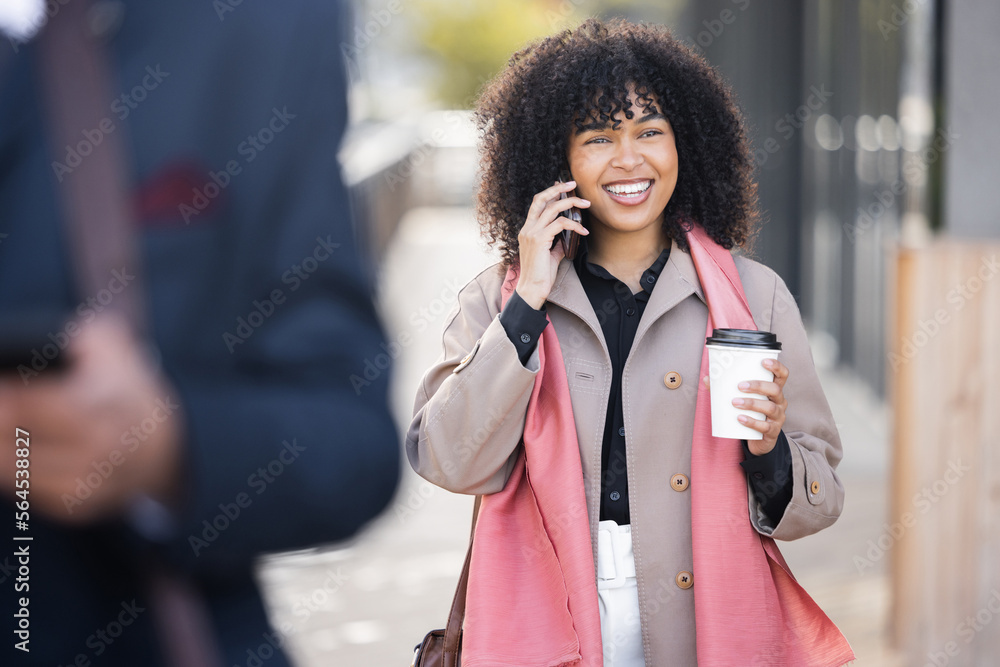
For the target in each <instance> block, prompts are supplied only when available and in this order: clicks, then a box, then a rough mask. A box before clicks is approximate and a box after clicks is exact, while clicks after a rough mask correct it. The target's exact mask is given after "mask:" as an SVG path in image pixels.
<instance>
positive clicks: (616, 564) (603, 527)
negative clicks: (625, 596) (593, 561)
mask: <svg viewBox="0 0 1000 667" xmlns="http://www.w3.org/2000/svg"><path fill="white" fill-rule="evenodd" d="M629 577H631V578H632V579H635V559H634V558H633V555H632V526H629V525H624V526H619V525H618V524H617V523H615V522H614V521H601V522H600V523H598V524H597V586H598V588H618V587H619V586H624V585H625V583H626V579H628V578H629Z"/></svg>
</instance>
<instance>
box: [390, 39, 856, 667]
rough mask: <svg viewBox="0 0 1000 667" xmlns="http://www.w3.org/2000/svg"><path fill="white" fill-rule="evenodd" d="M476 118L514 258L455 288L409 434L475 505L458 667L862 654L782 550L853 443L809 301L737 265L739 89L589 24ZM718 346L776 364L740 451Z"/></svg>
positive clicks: (490, 201)
mask: <svg viewBox="0 0 1000 667" xmlns="http://www.w3.org/2000/svg"><path fill="white" fill-rule="evenodd" d="M476 118H477V122H478V126H479V129H480V132H481V140H482V143H481V150H482V163H481V164H482V173H481V177H482V182H481V186H480V190H479V193H478V206H477V212H478V216H479V219H480V222H481V225H482V228H483V231H484V234H485V236H486V237H487V238H488V239H489V241H490V243H491V244H493V245H495V246H496V247H497V248H498V249H499V252H500V256H501V258H502V259H501V261H500V262H499V263H498V264H496V265H494V266H491V267H489V268H487V269H485V270H484V271H483V272H482V273H480V274H479V275H478V276H477V277H476V278H475V279H473V280H472V281H471V282H469V284H468V285H466V286H465V287H464V288H463V289H462V290H461V292H460V293H459V295H458V304H457V307H456V308H455V310H454V311H453V312H452V314H451V315H450V316H449V317H448V319H447V322H446V325H445V328H444V332H443V348H444V349H443V353H442V357H441V359H440V360H439V362H438V363H436V364H435V365H434V366H433V367H432V368H431V369H430V370H429V371H428V372H427V373H426V375H425V376H424V378H423V380H422V382H421V384H420V387H419V388H418V391H417V397H416V402H415V407H414V416H413V420H412V423H411V424H410V427H409V431H408V434H407V439H406V451H407V455H408V457H409V460H410V463H411V465H412V466H413V468H414V470H416V471H417V473H419V474H420V475H421V476H423V477H424V478H426V479H428V480H429V481H431V482H432V483H434V484H436V485H438V486H441V487H443V488H445V489H448V490H450V491H453V492H457V493H466V494H477V495H481V496H482V504H481V506H480V509H479V513H478V521H477V523H476V527H475V540H474V542H473V549H472V556H471V565H470V576H469V584H468V594H467V598H466V614H465V623H464V633H463V637H462V642H463V643H462V664H463V665H465V666H466V667H470V666H475V665H510V666H512V667H514V666H516V667H534V666H536V665H537V666H546V667H556V666H559V665H602V664H603V665H608V666H616V667H617V666H628V667H631V666H635V665H685V666H686V665H695V664H701V665H703V666H706V665H708V666H711V665H761V666H763V665H767V666H774V665H789V666H791V665H795V666H796V667H800V666H802V665H816V666H817V667H821V666H822V667H827V666H828V667H833V666H835V665H842V664H844V663H846V662H848V661H850V660H851V659H853V654H852V653H851V650H850V647H849V646H848V644H847V642H846V641H845V640H844V638H843V636H842V635H841V634H840V632H839V631H838V630H837V628H836V626H834V625H833V624H832V623H831V622H830V621H829V619H828V618H827V617H826V616H825V615H824V614H823V612H822V611H821V610H820V609H819V608H818V607H817V606H816V605H815V603H814V602H813V601H812V600H811V599H810V598H809V596H808V595H807V594H806V593H805V591H803V590H802V589H801V588H800V587H799V586H798V584H797V583H795V580H794V578H793V577H792V576H791V574H790V572H789V571H788V568H787V566H786V565H785V562H784V560H783V559H782V558H781V554H780V552H779V551H778V549H777V547H776V546H775V543H774V540H776V539H780V540H791V539H797V538H800V537H804V536H806V535H810V534H812V533H815V532H817V531H819V530H822V529H823V528H826V527H827V526H829V525H831V524H832V523H833V522H834V521H836V519H837V517H838V516H839V515H840V512H841V509H842V507H843V501H844V489H843V486H842V484H841V482H840V480H839V478H838V477H837V474H836V472H835V468H836V466H837V464H838V463H839V461H840V458H841V444H840V438H839V435H838V433H837V429H836V426H835V424H834V420H833V416H832V414H831V412H830V408H829V406H828V404H827V401H826V398H825V396H824V394H823V390H822V388H821V387H820V384H819V380H818V378H817V375H816V371H815V368H814V365H813V361H812V357H811V354H810V351H809V345H808V341H807V339H806V334H805V330H804V327H803V325H802V321H801V318H800V316H799V311H798V308H797V307H796V304H795V300H794V298H793V297H792V295H791V294H790V293H789V291H788V289H787V288H786V286H785V284H784V283H783V282H782V280H781V279H780V278H779V277H778V276H777V275H776V274H775V273H774V272H773V271H771V270H770V269H768V268H767V267H765V266H763V265H761V264H759V263H757V262H754V261H752V260H751V259H748V258H746V257H745V256H744V255H743V254H740V253H734V252H733V251H734V250H737V249H746V248H747V245H748V243H750V241H751V239H752V238H753V237H754V233H755V231H756V226H757V224H758V215H757V208H756V195H755V184H754V181H753V178H752V176H753V174H752V162H751V159H750V154H749V150H748V145H747V138H746V131H745V128H744V123H743V120H742V118H741V115H740V112H739V110H738V108H737V106H736V104H735V103H734V101H733V97H732V94H731V93H730V91H729V89H728V88H727V86H726V85H725V84H724V83H723V81H722V80H721V78H720V77H719V75H718V74H717V73H716V72H715V71H714V70H713V69H712V68H711V67H710V66H709V65H708V64H707V63H706V62H705V61H704V60H703V59H702V58H700V57H699V56H698V55H696V54H694V53H693V52H692V51H691V50H690V49H688V48H687V47H685V46H684V45H682V44H681V43H679V42H678V41H676V40H675V39H673V37H671V35H670V34H669V33H668V32H667V30H666V29H664V28H662V27H659V26H655V25H646V24H642V25H637V24H632V23H628V22H624V21H610V22H602V21H598V20H589V21H586V22H585V23H583V24H582V25H581V26H579V27H578V28H576V29H574V30H567V31H564V32H562V33H559V34H557V35H554V36H551V37H549V38H546V39H543V40H541V41H539V42H537V43H535V44H532V45H530V46H528V47H527V48H525V49H523V50H522V51H520V52H518V53H516V54H515V55H514V56H513V57H512V58H511V59H510V62H509V64H508V66H507V67H506V69H505V70H504V71H503V72H501V73H500V74H499V75H498V77H497V78H496V79H495V80H494V81H492V82H491V83H490V84H489V85H488V86H487V87H486V89H485V91H484V92H483V93H482V96H481V99H480V101H479V103H478V107H477V110H476ZM713 327H714V328H731V329H745V330H760V331H765V332H771V333H773V334H774V335H775V336H776V339H777V341H778V342H780V344H781V352H780V354H779V356H778V359H777V360H768V361H765V362H763V365H764V366H765V368H766V370H767V371H769V372H770V374H773V381H768V380H748V381H746V382H742V383H741V384H740V385H739V389H740V391H741V392H743V393H744V394H745V395H746V397H745V398H737V399H734V400H733V405H734V406H735V407H737V408H738V409H739V410H741V411H742V412H741V414H740V417H739V421H740V423H741V424H742V425H743V426H744V427H745V429H746V433H747V435H745V436H744V437H745V438H746V439H742V440H741V439H727V438H717V437H713V436H712V434H711V426H710V416H709V415H710V412H709V407H708V406H709V398H708V397H709V392H710V383H709V381H708V375H709V373H708V365H707V361H706V360H707V356H706V353H705V346H706V336H709V335H712V331H713ZM748 411H749V412H748Z"/></svg>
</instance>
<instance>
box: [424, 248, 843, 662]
mask: <svg viewBox="0 0 1000 667" xmlns="http://www.w3.org/2000/svg"><path fill="white" fill-rule="evenodd" d="M735 260H736V267H737V270H738V271H739V274H740V278H741V280H742V282H743V288H744V291H745V292H746V296H747V301H748V302H749V304H750V309H751V311H752V313H753V317H754V321H755V322H756V324H757V327H758V328H759V329H762V330H767V331H772V332H774V333H775V334H776V335H777V337H778V340H779V341H781V343H782V351H781V354H780V355H779V357H778V358H779V359H780V361H781V362H782V363H783V364H785V365H786V366H787V367H788V368H789V378H788V381H787V383H786V385H785V389H784V392H785V397H786V399H787V400H788V409H787V411H786V421H785V426H784V432H785V435H786V436H787V438H788V442H789V445H790V446H791V451H792V477H793V488H794V491H793V495H792V500H791V502H790V503H789V505H788V508H787V509H786V510H785V514H784V517H783V518H782V520H781V521H780V522H779V523H778V525H777V526H773V525H771V523H770V522H769V520H768V518H767V517H766V515H764V514H763V513H762V512H761V511H760V508H759V505H758V503H757V502H756V500H755V499H754V498H753V495H752V493H750V492H749V488H750V487H749V484H748V494H747V520H748V521H750V522H751V524H752V525H753V527H754V528H755V529H756V530H757V531H759V532H761V533H764V534H769V535H771V536H772V537H774V538H775V539H780V540H793V539H797V538H800V537H804V536H806V535H810V534H812V533H815V532H817V531H819V530H822V529H823V528H826V527H827V526H829V525H831V524H832V523H833V522H834V521H836V519H837V517H838V516H839V515H840V512H841V509H842V508H843V503H844V488H843V485H842V484H841V482H840V480H839V479H838V477H837V474H836V472H835V468H836V466H837V464H838V463H839V462H840V458H841V445H840V437H839V435H838V434H837V429H836V426H835V425H834V421H833V415H832V414H831V412H830V408H829V405H828V404H827V401H826V397H825V396H824V395H823V390H822V388H821V387H820V384H819V380H818V378H817V376H816V370H815V368H814V365H813V360H812V355H811V353H810V349H809V344H808V341H807V340H806V333H805V330H804V328H803V326H802V320H801V317H800V315H799V310H798V307H797V306H796V304H795V300H794V299H793V298H792V295H791V293H789V291H788V288H787V287H786V286H785V284H784V282H783V281H782V280H781V278H780V277H778V275H777V274H775V273H774V272H773V271H772V270H771V269H769V268H767V267H765V266H763V265H761V264H759V263H757V262H754V261H752V260H749V259H746V258H744V257H739V256H737V257H736V258H735ZM503 276H504V274H503V272H502V269H501V267H500V265H499V264H497V265H494V266H492V267H490V268H488V269H486V270H485V271H483V272H482V273H480V274H479V275H478V276H477V277H476V278H475V279H473V280H472V281H471V282H469V284H468V285H466V286H465V287H464V288H463V289H462V290H461V292H460V293H459V295H458V305H457V307H456V308H455V309H454V310H453V312H452V313H451V315H450V316H449V318H448V319H447V323H446V324H445V329H444V334H443V345H444V350H443V353H442V357H441V359H440V361H438V363H436V364H435V365H434V366H433V367H432V368H431V369H430V370H429V371H427V373H426V375H425V376H424V378H423V380H422V381H421V383H420V387H419V388H418V390H417V396H416V402H415V405H414V415H413V421H412V422H411V424H410V427H409V430H408V433H407V437H406V453H407V456H408V458H409V461H410V465H412V466H413V469H414V470H415V471H416V472H417V473H418V474H420V475H421V476H422V477H424V478H425V479H427V480H429V481H431V482H432V483H434V484H437V485H439V486H441V487H443V488H445V489H448V490H450V491H454V492H456V493H468V494H480V493H495V492H497V491H499V490H501V489H502V488H503V486H504V484H505V482H506V481H507V478H508V476H509V475H510V471H511V469H512V467H513V464H514V459H515V457H516V454H517V449H518V447H519V446H520V441H521V436H522V433H523V430H524V419H525V413H526V411H527V405H528V398H529V396H530V394H531V389H532V384H533V382H534V378H535V374H536V373H537V372H538V367H539V366H538V353H537V351H536V352H535V353H534V354H533V355H532V357H531V359H529V361H528V364H527V367H525V366H523V365H522V364H521V362H520V360H519V359H518V356H517V351H516V350H515V348H514V345H513V344H512V343H511V342H510V340H509V339H508V338H507V334H506V332H505V331H504V329H503V326H502V325H501V324H500V320H499V313H500V286H501V283H502V281H503ZM546 310H547V312H548V315H549V319H550V321H551V322H552V324H551V325H550V327H549V328H547V329H546V331H549V330H550V329H552V328H554V330H555V332H556V335H557V336H558V338H559V343H560V347H561V349H562V354H563V360H564V362H565V365H566V375H567V377H568V379H569V390H570V398H571V401H572V404H573V415H574V417H575V419H576V429H577V437H578V442H579V445H580V458H581V461H582V464H583V477H584V480H583V481H584V487H585V490H586V498H587V513H588V516H589V519H590V531H591V543H592V545H593V548H594V558H595V562H596V558H597V522H598V516H599V507H600V492H601V446H602V435H603V433H604V418H605V414H606V410H607V405H608V399H609V393H610V391H611V360H610V357H609V355H608V350H607V345H606V344H605V342H604V336H603V333H602V331H601V325H600V321H599V317H601V315H599V314H598V313H595V311H594V308H593V307H592V306H591V304H590V300H589V299H588V298H587V295H586V293H585V292H584V290H583V286H582V285H581V284H580V280H579V278H578V277H577V275H576V271H575V269H574V267H573V264H572V262H570V261H569V260H563V261H562V262H561V263H560V264H559V268H558V272H557V275H556V280H555V284H554V286H553V288H552V291H551V293H550V294H549V298H548V301H547V305H546ZM707 319H708V308H707V306H706V305H705V300H704V295H703V294H702V290H701V286H700V284H699V282H698V276H697V273H696V272H695V268H694V264H693V263H692V261H691V257H690V255H688V254H687V253H685V252H683V251H681V250H680V249H679V248H678V247H677V244H676V243H674V245H673V248H672V249H671V252H670V258H669V260H668V262H667V264H666V266H665V267H664V268H663V271H662V273H661V274H660V278H659V280H658V281H657V283H656V285H655V287H654V289H653V292H652V294H651V295H650V297H649V302H648V304H647V306H646V310H645V312H644V313H643V315H642V320H641V321H640V323H639V330H638V331H637V332H636V336H635V341H634V342H633V344H632V350H631V352H630V353H629V356H628V360H627V361H626V363H625V367H624V370H623V373H622V394H623V399H624V408H625V415H624V416H625V431H626V433H628V434H629V437H628V438H627V439H626V441H625V447H626V465H627V474H628V480H629V512H630V516H631V521H632V542H633V550H634V554H635V567H636V579H637V583H638V591H639V608H640V615H641V623H642V637H643V648H644V653H645V658H646V664H647V665H650V666H653V665H668V664H669V665H694V664H696V662H697V660H696V657H695V655H696V654H695V623H694V596H696V595H697V594H698V585H697V583H695V584H694V585H693V586H692V585H690V582H691V581H692V580H693V581H697V578H698V573H697V572H694V568H693V567H692V565H693V563H692V555H691V494H690V492H686V493H676V492H674V491H672V490H671V485H670V478H671V476H673V475H675V474H678V473H683V474H684V475H686V476H688V477H690V472H691V434H692V431H693V427H694V407H695V398H696V396H697V389H698V383H699V382H700V375H699V371H700V369H701V356H702V348H703V346H704V344H705V327H706V323H707ZM470 353H471V357H470V356H469V355H470ZM670 372H674V373H677V374H678V375H679V376H680V377H683V378H688V381H686V382H683V383H682V384H681V385H680V386H679V387H677V388H676V389H669V388H668V387H667V386H665V384H664V375H665V374H666V373H670ZM611 474H614V471H611ZM534 483H536V484H540V483H544V480H538V479H535V480H534ZM690 483H691V484H704V485H708V486H711V484H712V483H713V481H712V480H710V479H695V478H691V480H690ZM678 572H689V573H693V577H690V578H689V579H688V580H687V581H686V582H685V585H687V588H686V589H685V588H681V587H680V585H679V584H678V583H677V581H678V580H677V577H678V576H679V575H678ZM595 576H596V575H595ZM747 621H748V622H752V619H747ZM750 657H752V656H750Z"/></svg>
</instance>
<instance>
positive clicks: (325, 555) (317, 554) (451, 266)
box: [261, 208, 899, 667]
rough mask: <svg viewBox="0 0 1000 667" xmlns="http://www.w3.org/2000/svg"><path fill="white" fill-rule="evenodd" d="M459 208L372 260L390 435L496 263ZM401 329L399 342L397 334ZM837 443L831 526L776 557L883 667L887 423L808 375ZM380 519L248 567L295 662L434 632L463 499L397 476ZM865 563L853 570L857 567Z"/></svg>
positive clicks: (441, 614) (344, 656)
mask: <svg viewBox="0 0 1000 667" xmlns="http://www.w3.org/2000/svg"><path fill="white" fill-rule="evenodd" d="M493 257H495V256H494V255H491V254H488V253H487V251H486V249H485V245H484V243H483V242H482V241H481V240H480V239H479V235H478V229H477V227H476V224H475V222H474V221H473V219H472V216H471V212H470V211H469V210H468V209H463V208H455V209H416V210H414V211H411V212H410V213H409V214H408V215H407V216H406V217H405V218H404V219H403V221H401V223H400V227H399V231H398V233H397V235H396V237H395V239H394V241H393V243H392V245H391V247H390V249H389V251H388V254H387V256H386V258H385V261H384V262H383V267H384V268H383V275H382V276H381V284H380V308H381V311H382V313H383V318H384V321H385V323H386V329H387V335H388V338H389V340H390V341H397V342H400V343H402V342H403V341H404V340H409V344H408V345H404V346H403V349H402V352H401V354H400V357H399V359H397V362H396V367H395V376H394V380H393V390H392V403H393V408H394V411H395V414H396V416H397V423H398V425H399V428H400V432H401V436H402V431H403V429H405V428H406V426H407V424H408V423H409V419H410V413H411V409H412V404H413V397H414V393H415V390H416V387H417V384H418V383H419V381H420V377H421V376H422V375H423V372H424V371H425V370H426V369H427V368H428V367H429V366H430V365H431V364H432V363H433V362H434V361H435V359H436V358H437V356H438V354H439V352H440V332H441V329H442V327H443V326H444V323H445V318H446V317H447V316H448V314H449V312H450V311H451V308H452V306H453V305H454V302H455V295H456V293H457V290H458V289H459V288H460V287H461V286H462V285H464V284H465V283H466V282H467V281H468V280H470V279H471V278H473V277H474V276H475V275H476V274H478V273H479V272H480V271H481V270H482V269H483V268H485V267H487V266H488V265H489V264H492V263H493V262H494V261H496V260H495V259H494V258H493ZM401 334H404V335H403V337H402V339H401V338H400V335H401ZM821 375H822V379H823V385H824V388H825V389H826V392H827V397H828V398H829V400H830V403H831V406H832V408H833V412H834V416H835V417H836V419H837V422H838V427H839V429H840V433H841V437H842V439H843V442H844V448H845V452H844V454H845V459H844V463H843V464H842V465H841V467H840V468H839V472H840V473H841V477H842V479H843V482H844V485H845V487H846V490H847V502H846V506H845V509H844V513H843V515H842V517H841V519H840V520H839V521H838V522H837V523H836V524H835V525H834V526H833V527H832V528H830V529H828V530H826V531H824V532H822V533H820V534H818V535H816V536H813V537H811V538H807V539H805V540H800V541H798V542H793V543H782V544H781V548H782V551H783V553H784V554H785V556H786V558H787V560H788V562H789V565H790V566H791V567H792V570H793V571H794V572H795V573H796V575H797V577H798V579H799V580H800V582H801V583H802V584H803V585H804V586H805V588H806V589H807V590H809V591H810V593H811V594H812V595H813V597H814V598H815V599H816V601H817V602H818V603H819V604H820V606H822V607H823V609H824V610H825V611H826V612H827V613H828V614H829V615H830V617H831V618H832V619H833V620H834V621H835V622H836V623H837V624H838V625H839V626H840V628H841V629H842V630H843V631H844V633H845V634H846V635H847V638H848V640H850V642H851V644H852V646H853V647H854V649H855V652H856V653H857V655H858V658H859V659H858V661H857V662H856V663H854V664H855V665H857V666H858V667H875V666H878V667H892V666H893V665H896V664H899V663H897V662H896V661H894V659H893V657H892V656H891V655H890V654H889V652H888V651H887V649H886V647H885V646H884V636H885V631H884V630H885V619H886V614H887V611H888V608H887V603H888V588H887V578H886V576H885V570H886V566H887V563H886V562H885V560H886V559H879V558H876V559H871V560H867V559H868V556H867V555H866V554H867V553H868V551H869V545H868V540H875V539H877V538H878V536H879V534H880V532H881V529H882V524H883V522H884V521H885V516H886V511H887V510H886V500H887V495H888V491H887V476H886V471H887V424H888V415H887V413H886V412H885V410H884V408H883V407H882V406H880V405H879V404H878V402H877V401H876V400H875V399H873V398H872V397H871V396H870V395H869V394H868V393H867V390H866V389H865V388H864V387H863V386H862V385H859V384H858V383H856V382H854V381H852V380H851V378H849V377H846V376H844V375H843V374H841V373H838V372H835V371H824V372H822V373H821ZM403 480H404V481H403V484H402V487H401V489H400V492H399V494H398V496H397V498H396V499H395V502H394V503H393V504H392V505H391V506H390V508H389V510H388V511H387V512H386V513H385V514H384V515H383V516H382V517H381V518H380V519H379V520H378V521H377V522H376V523H375V525H373V526H371V527H370V528H369V529H368V530H367V531H366V532H365V534H364V535H362V536H361V537H360V538H359V539H357V540H356V541H355V542H354V543H352V544H351V545H345V546H340V547H339V548H336V549H331V548H328V549H317V550H312V551H308V552H302V553H298V554H289V555H282V556H279V557H274V558H271V559H269V560H268V561H267V563H266V565H265V567H264V568H263V569H262V572H261V580H262V584H263V586H264V590H265V592H266V594H267V596H268V599H269V601H270V603H271V608H272V612H273V620H274V622H275V625H276V626H278V627H281V625H282V624H283V623H289V624H290V625H291V627H292V628H293V632H292V634H291V637H290V638H289V646H290V649H289V650H290V653H291V655H292V656H293V657H294V658H295V660H296V662H297V664H298V665H299V666H300V667H328V666H329V665H338V666H340V665H349V666H359V667H361V666H368V665H379V666H381V665H404V664H408V660H409V659H410V657H411V655H412V651H413V647H414V645H415V644H416V643H417V642H419V641H420V640H421V639H422V637H423V635H424V633H426V632H427V631H428V630H431V629H434V628H440V627H443V626H444V623H445V621H446V617H447V614H448V609H449V607H450V604H451V598H452V594H453V593H454V587H455V582H456V580H457V578H458V573H459V571H460V569H461V566H462V561H463V559H464V557H465V550H466V547H467V545H468V533H469V521H470V519H471V509H472V501H471V498H469V497H462V496H455V495H453V494H450V493H448V492H446V491H443V490H441V489H439V488H437V487H435V486H432V485H431V484H429V483H428V482H425V481H424V480H422V479H420V478H419V477H417V476H416V475H415V474H414V473H413V472H412V471H411V470H410V468H409V466H408V465H405V467H404V473H403ZM856 557H857V558H858V559H863V560H864V562H870V563H871V565H870V566H868V565H864V566H859V565H858V563H859V562H860V561H859V560H857V559H856Z"/></svg>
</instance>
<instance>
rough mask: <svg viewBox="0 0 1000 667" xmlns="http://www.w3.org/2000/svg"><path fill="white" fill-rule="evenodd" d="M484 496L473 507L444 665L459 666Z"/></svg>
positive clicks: (451, 612) (453, 604)
mask: <svg viewBox="0 0 1000 667" xmlns="http://www.w3.org/2000/svg"><path fill="white" fill-rule="evenodd" d="M482 502H483V497H482V496H476V502H475V504H474V505H473V507H472V532H471V534H470V535H469V550H468V551H467V552H466V554H465V564H464V565H462V574H461V575H460V576H459V578H458V586H457V587H456V589H455V597H454V599H453V600H452V601H451V611H450V612H449V613H448V625H447V626H446V627H445V630H444V667H458V655H459V654H458V651H459V649H460V647H461V642H462V623H463V622H464V621H465V596H466V594H467V593H468V592H469V563H471V562H472V544H473V542H474V541H475V539H476V520H477V519H478V518H479V506H480V505H481V504H482Z"/></svg>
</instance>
